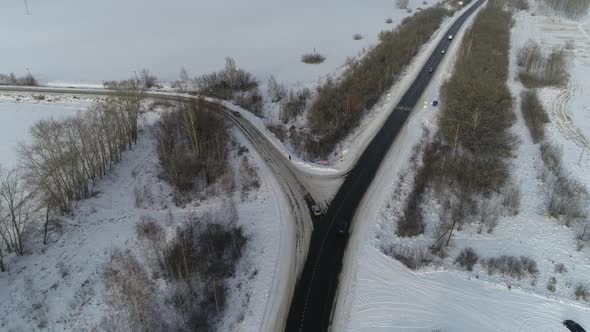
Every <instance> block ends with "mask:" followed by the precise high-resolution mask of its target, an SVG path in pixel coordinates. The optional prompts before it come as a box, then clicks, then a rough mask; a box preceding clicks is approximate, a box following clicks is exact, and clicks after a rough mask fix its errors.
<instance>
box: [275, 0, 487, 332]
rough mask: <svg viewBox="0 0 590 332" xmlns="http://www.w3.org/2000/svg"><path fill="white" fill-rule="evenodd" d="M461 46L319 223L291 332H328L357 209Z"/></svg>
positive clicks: (394, 118)
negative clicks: (413, 114) (410, 118)
mask: <svg viewBox="0 0 590 332" xmlns="http://www.w3.org/2000/svg"><path fill="white" fill-rule="evenodd" d="M484 2H485V0H478V1H477V2H476V3H474V4H473V5H472V6H471V8H469V9H468V10H467V11H465V12H464V13H463V14H462V15H461V16H460V17H459V18H458V19H457V20H456V21H455V23H454V24H453V25H452V26H451V27H450V28H449V30H448V31H447V33H446V36H448V35H453V36H455V35H456V34H457V32H458V31H459V29H460V28H461V27H462V25H463V23H464V22H465V21H466V19H467V18H468V17H469V16H470V15H471V14H472V13H473V12H474V11H475V10H476V9H477V7H479V6H481V5H482V4H483V3H484ZM457 42H460V41H458V40H449V39H448V38H447V37H445V38H443V39H442V40H441V41H440V42H439V44H438V45H437V47H436V49H435V50H434V51H433V53H432V54H431V56H430V58H429V59H428V61H427V62H426V64H425V65H424V67H423V68H422V70H421V71H420V73H419V74H418V76H417V77H416V79H415V80H414V82H413V83H412V85H411V86H410V88H409V89H408V90H407V91H406V93H405V94H404V95H403V96H402V98H401V99H400V101H399V103H398V105H397V106H396V107H395V110H394V111H393V112H392V113H391V115H390V116H389V118H388V119H387V120H386V121H385V123H384V124H383V127H382V128H381V129H380V130H379V132H378V133H377V135H376V136H375V137H374V138H373V140H372V141H371V143H370V144H369V145H368V147H367V149H366V150H365V151H364V152H363V154H362V155H361V157H360V158H359V161H358V162H357V164H356V165H355V166H354V167H353V168H352V170H351V171H350V173H349V174H348V176H347V177H346V179H345V180H344V183H343V184H342V186H341V187H340V189H339V190H338V192H337V193H336V196H335V197H334V199H333V200H332V202H331V204H330V206H329V208H328V211H327V212H326V214H325V215H324V216H323V217H322V218H321V220H320V221H318V222H316V223H315V225H314V231H313V233H312V238H311V244H310V247H309V251H308V256H307V259H306V262H305V266H304V269H303V273H302V275H301V277H300V279H299V282H298V283H297V287H296V288H295V293H294V295H293V300H292V302H291V308H290V310H289V316H288V318H287V325H286V329H285V330H286V331H327V330H328V328H329V326H330V324H331V316H332V307H333V303H334V296H335V294H336V291H337V289H338V277H339V274H340V271H341V269H342V258H343V256H344V251H345V249H346V244H347V241H348V229H349V228H350V223H351V221H352V220H353V217H354V215H355V212H356V209H357V207H358V205H359V204H360V202H361V200H362V199H363V196H364V195H365V192H366V191H367V189H368V188H369V186H370V185H371V182H372V181H373V178H374V177H375V174H376V173H377V170H378V169H379V166H380V165H381V162H382V161H383V159H384V157H385V155H386V154H387V152H388V150H389V148H390V147H391V145H392V144H393V142H394V140H395V138H396V137H397V135H398V133H399V132H400V130H401V128H402V127H403V126H404V124H405V122H406V120H407V118H408V116H409V115H410V112H411V110H412V109H413V108H414V107H415V106H416V103H417V102H418V100H419V99H420V97H421V96H422V93H423V92H424V90H425V89H426V87H427V86H428V84H429V83H430V80H431V78H432V73H429V69H430V68H432V70H433V71H436V69H437V68H438V66H439V65H440V63H441V61H442V59H443V57H444V55H443V54H442V52H441V51H442V50H446V49H447V48H448V45H449V43H457ZM342 229H344V230H345V231H344V234H341V230H342Z"/></svg>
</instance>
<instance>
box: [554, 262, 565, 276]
mask: <svg viewBox="0 0 590 332" xmlns="http://www.w3.org/2000/svg"><path fill="white" fill-rule="evenodd" d="M566 272H567V268H566V267H565V265H563V263H557V264H555V273H559V274H564V273H566Z"/></svg>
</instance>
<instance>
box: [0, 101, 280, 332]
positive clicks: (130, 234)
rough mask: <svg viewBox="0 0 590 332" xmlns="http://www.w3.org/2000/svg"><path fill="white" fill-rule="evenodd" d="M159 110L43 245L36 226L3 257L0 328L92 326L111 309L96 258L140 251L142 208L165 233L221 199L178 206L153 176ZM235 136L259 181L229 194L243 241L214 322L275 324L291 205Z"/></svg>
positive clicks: (233, 326)
mask: <svg viewBox="0 0 590 332" xmlns="http://www.w3.org/2000/svg"><path fill="white" fill-rule="evenodd" d="M157 117H158V115H157V114H156V113H154V112H150V113H148V114H147V115H146V116H145V117H144V118H143V119H142V123H143V125H142V127H143V128H144V130H143V131H142V133H141V135H140V140H139V141H138V145H137V146H135V147H134V148H133V150H131V151H128V152H127V153H126V154H125V156H124V158H123V160H122V162H121V163H120V164H118V165H116V166H115V167H114V169H113V171H112V172H111V173H110V174H109V175H108V176H107V177H106V178H105V179H104V180H103V181H101V183H99V184H98V186H97V187H96V191H97V193H98V194H97V196H96V197H94V198H90V199H87V200H84V201H82V202H80V205H79V207H78V208H77V209H76V210H75V212H74V215H73V216H72V217H68V218H63V229H62V230H61V232H55V233H51V235H50V240H49V244H48V245H46V246H43V245H42V243H41V242H42V235H41V234H39V232H38V231H36V232H33V233H32V234H31V235H30V236H31V238H30V240H29V241H28V242H27V243H28V244H29V249H28V251H29V253H28V254H27V255H25V256H23V257H20V258H15V257H10V258H9V259H8V261H7V262H6V263H7V268H8V272H5V273H0V330H18V331H30V330H35V329H36V328H37V327H38V326H41V325H45V326H46V327H47V329H49V330H52V331H63V330H70V331H71V330H74V331H79V330H86V329H90V328H93V327H96V326H98V324H100V322H101V321H102V320H103V319H104V318H105V314H106V313H108V310H107V309H108V308H107V305H106V304H105V298H104V285H103V283H102V281H101V271H102V267H103V265H104V263H106V262H108V260H109V257H110V253H111V252H112V250H113V249H115V248H125V249H130V250H131V251H132V252H134V253H136V255H137V256H141V255H142V254H143V253H142V250H144V249H142V248H143V247H142V246H141V243H140V241H138V240H137V237H136V234H135V224H136V223H137V222H138V221H139V220H140V218H142V216H148V217H150V218H154V219H156V220H158V222H160V224H161V225H162V226H164V227H165V229H166V230H167V232H168V233H171V232H172V231H173V230H174V227H175V226H176V225H177V224H179V223H181V222H182V221H183V219H184V217H185V216H186V215H187V214H189V213H197V214H200V213H205V212H210V211H215V210H217V209H219V208H221V207H222V206H225V205H223V204H224V199H222V197H212V198H210V199H208V200H207V201H201V202H198V203H196V202H195V204H189V205H188V206H187V207H186V208H182V209H181V208H177V207H175V206H174V205H173V204H172V203H171V197H170V193H171V189H170V188H169V186H168V185H167V184H166V183H164V182H163V181H161V180H160V179H159V178H158V173H159V169H158V168H159V166H158V163H157V159H156V157H155V156H156V151H155V143H156V142H155V137H153V132H152V127H151V126H152V125H153V123H154V122H155V120H156V119H157ZM237 135H238V136H239V133H237ZM238 139H239V141H240V143H241V144H242V145H245V146H246V147H248V149H249V150H250V158H249V159H250V160H251V162H252V163H253V165H254V167H256V168H257V169H258V174H259V175H260V177H261V187H260V189H259V190H258V191H256V192H253V193H251V194H249V196H248V197H247V198H246V199H245V200H241V199H240V197H239V196H240V195H239V193H237V194H236V197H234V200H235V202H236V208H237V213H238V225H242V226H244V228H245V233H246V234H247V236H248V237H249V241H248V244H247V247H246V250H245V251H244V253H243V259H242V261H241V263H239V265H238V269H237V273H236V276H235V278H233V279H232V280H230V287H229V289H230V290H231V293H230V294H229V296H228V305H227V308H228V309H227V311H226V315H225V317H224V319H223V321H222V322H221V326H220V328H221V330H228V331H229V330H244V331H254V330H272V329H273V328H272V327H269V326H272V324H273V323H274V322H275V321H276V316H275V315H276V314H277V313H276V311H274V310H273V307H272V305H274V304H275V302H273V301H275V300H276V301H279V302H280V299H277V296H276V295H277V294H276V293H277V291H276V288H277V287H278V288H279V289H286V287H287V286H286V285H281V284H280V283H279V282H280V278H281V276H280V275H278V274H280V273H283V272H284V270H282V269H281V268H280V267H281V265H280V264H278V262H287V261H288V257H290V255H291V253H289V252H287V251H286V250H280V249H279V248H280V246H281V245H282V244H283V243H284V241H285V240H284V239H283V238H282V237H283V236H285V235H281V234H282V233H281V231H282V230H283V229H284V228H285V227H284V225H283V222H284V221H285V220H287V218H288V216H289V211H288V209H287V207H285V206H283V205H281V202H284V201H285V199H284V197H283V193H282V191H281V190H280V187H279V186H278V184H277V182H276V180H275V179H274V176H273V175H272V174H271V173H270V172H269V170H268V169H267V167H266V165H265V163H264V162H263V161H262V160H261V158H260V157H259V156H258V154H257V153H256V152H255V150H254V149H253V148H252V146H250V144H249V143H248V142H247V141H246V140H244V139H243V137H241V136H239V137H238ZM236 162H237V160H236ZM137 188H140V189H141V190H144V192H147V193H150V194H149V195H147V196H145V197H144V198H145V199H144V202H143V203H142V204H141V205H140V206H139V207H136V204H135V198H134V197H135V196H134V191H135V190H136V189H137ZM146 188H147V189H146ZM287 248H289V247H288V246H287ZM280 255H282V256H280ZM279 294H280V292H279ZM279 296H280V295H279Z"/></svg>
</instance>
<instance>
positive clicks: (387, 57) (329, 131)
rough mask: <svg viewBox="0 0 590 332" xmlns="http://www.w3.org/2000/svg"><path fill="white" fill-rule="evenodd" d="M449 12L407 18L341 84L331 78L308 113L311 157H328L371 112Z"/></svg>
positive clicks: (437, 9)
mask: <svg viewBox="0 0 590 332" xmlns="http://www.w3.org/2000/svg"><path fill="white" fill-rule="evenodd" d="M449 14H450V12H449V11H448V10H447V9H445V8H444V7H442V6H436V7H432V8H429V9H426V10H422V11H420V12H418V13H416V14H415V15H414V16H412V17H410V18H407V19H405V20H404V21H403V22H402V24H401V25H400V26H399V28H397V29H396V30H394V31H383V32H381V34H380V35H379V39H380V43H379V44H378V45H377V46H375V47H374V48H372V49H371V50H369V51H368V53H367V54H366V55H365V56H364V57H363V58H361V59H360V60H357V61H352V62H351V63H350V65H349V67H348V69H347V70H346V72H345V73H344V74H343V75H342V77H341V78H340V79H338V80H334V79H328V80H327V81H326V83H325V84H324V85H322V86H320V87H319V88H318V96H317V99H316V101H315V102H314V103H313V104H312V106H311V108H310V110H309V113H308V117H307V120H308V123H309V127H310V129H311V134H312V135H313V136H314V137H313V139H309V140H306V141H307V143H306V144H305V150H306V152H307V153H308V154H309V157H311V158H317V157H325V156H326V155H328V154H329V153H330V152H331V151H332V150H333V149H334V147H335V146H336V144H337V143H338V142H339V141H340V140H341V139H342V138H344V137H345V136H346V135H347V134H348V133H350V131H351V130H352V129H353V128H355V127H356V126H357V125H358V123H359V121H360V118H361V116H362V114H363V113H364V111H365V110H366V109H370V108H371V107H373V106H374V105H375V104H376V103H377V101H378V99H379V97H380V96H381V95H382V94H383V93H384V92H385V91H386V90H387V89H389V88H390V87H391V85H392V84H393V83H394V81H395V80H396V78H398V77H399V76H400V75H401V74H402V72H403V70H404V68H405V67H406V66H407V65H408V64H409V63H410V61H411V60H412V59H413V58H414V56H415V55H416V54H417V52H418V50H419V49H420V47H421V46H422V45H424V43H426V42H427V41H428V40H429V39H430V38H431V36H432V34H433V33H434V32H435V31H436V30H437V29H438V28H439V27H440V25H441V23H442V21H443V19H444V18H445V17H446V16H447V15H449Z"/></svg>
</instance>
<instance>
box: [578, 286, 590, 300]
mask: <svg viewBox="0 0 590 332" xmlns="http://www.w3.org/2000/svg"><path fill="white" fill-rule="evenodd" d="M574 295H576V300H578V301H579V300H584V301H586V302H590V290H588V286H587V285H586V284H583V283H578V284H577V285H576V289H575V290H574Z"/></svg>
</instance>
